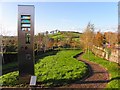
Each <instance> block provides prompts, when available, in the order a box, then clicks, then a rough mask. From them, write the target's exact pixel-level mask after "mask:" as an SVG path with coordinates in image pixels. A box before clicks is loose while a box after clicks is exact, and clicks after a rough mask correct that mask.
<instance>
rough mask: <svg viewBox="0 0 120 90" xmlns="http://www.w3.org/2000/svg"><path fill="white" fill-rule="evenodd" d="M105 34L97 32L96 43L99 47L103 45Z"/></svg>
mask: <svg viewBox="0 0 120 90" xmlns="http://www.w3.org/2000/svg"><path fill="white" fill-rule="evenodd" d="M103 39H104V38H103V35H102V34H101V33H100V32H97V34H96V35H95V38H94V44H95V45H96V46H98V47H101V46H103Z"/></svg>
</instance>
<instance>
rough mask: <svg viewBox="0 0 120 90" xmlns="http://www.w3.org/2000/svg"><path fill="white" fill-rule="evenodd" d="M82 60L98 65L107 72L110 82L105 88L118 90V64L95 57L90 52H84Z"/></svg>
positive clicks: (119, 77) (119, 78) (119, 69)
mask: <svg viewBox="0 0 120 90" xmlns="http://www.w3.org/2000/svg"><path fill="white" fill-rule="evenodd" d="M83 58H84V59H86V60H90V61H92V62H95V63H98V64H100V65H102V66H103V67H104V68H106V69H107V70H108V72H109V73H110V78H111V81H110V82H109V83H108V85H107V87H106V88H120V86H119V83H118V82H120V74H119V73H120V68H119V67H118V64H116V63H113V62H110V61H107V60H105V59H102V58H100V57H97V56H95V55H94V54H93V53H92V52H89V53H88V52H86V53H85V54H84V55H83Z"/></svg>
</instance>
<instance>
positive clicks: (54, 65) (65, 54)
mask: <svg viewBox="0 0 120 90" xmlns="http://www.w3.org/2000/svg"><path fill="white" fill-rule="evenodd" d="M80 52H81V51H80V50H63V51H60V52H58V53H57V54H56V55H53V56H47V57H45V58H43V59H41V60H39V62H37V64H36V65H35V75H36V76H37V82H40V83H41V84H42V85H44V86H59V85H65V84H68V83H70V82H73V81H75V80H76V79H80V78H82V77H83V76H84V75H85V74H86V72H87V70H88V69H87V66H86V65H85V64H84V63H83V62H79V61H78V60H76V59H75V58H73V56H75V55H76V54H78V53H80ZM0 79H2V80H0V81H2V82H3V86H16V85H17V84H18V72H11V73H8V74H5V75H3V76H1V77H0Z"/></svg>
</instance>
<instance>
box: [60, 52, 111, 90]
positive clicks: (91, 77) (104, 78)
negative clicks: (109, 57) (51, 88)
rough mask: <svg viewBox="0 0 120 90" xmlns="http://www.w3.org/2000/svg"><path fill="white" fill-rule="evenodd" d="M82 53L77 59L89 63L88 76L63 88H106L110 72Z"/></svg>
mask: <svg viewBox="0 0 120 90" xmlns="http://www.w3.org/2000/svg"><path fill="white" fill-rule="evenodd" d="M81 55H82V54H81ZM81 55H79V56H78V57H77V59H78V60H80V61H83V62H85V63H86V64H87V65H88V67H89V72H90V73H89V74H88V76H87V77H86V78H84V79H82V80H80V81H77V82H75V83H73V84H70V85H68V86H63V87H61V88H96V89H97V88H98V89H100V88H105V87H106V85H107V83H108V82H109V73H108V72H107V70H106V69H105V68H103V67H102V66H100V65H99V64H96V63H93V62H90V61H88V60H84V59H82V58H81ZM96 89H95V90H96Z"/></svg>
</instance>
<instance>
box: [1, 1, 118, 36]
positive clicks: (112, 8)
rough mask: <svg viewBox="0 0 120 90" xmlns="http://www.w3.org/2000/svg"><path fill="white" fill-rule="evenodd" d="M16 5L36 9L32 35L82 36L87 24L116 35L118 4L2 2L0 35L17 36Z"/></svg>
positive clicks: (97, 29)
mask: <svg viewBox="0 0 120 90" xmlns="http://www.w3.org/2000/svg"><path fill="white" fill-rule="evenodd" d="M18 5H34V6H35V34H37V33H39V32H45V31H52V30H56V29H58V30H60V31H77V32H83V31H84V29H85V27H86V26H87V24H88V22H91V23H92V24H94V26H95V31H101V32H105V31H113V32H115V31H117V25H118V3H117V2H30V3H29V2H24V3H22V2H2V3H0V29H1V32H0V34H2V35H17V20H18V19H17V17H18Z"/></svg>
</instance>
